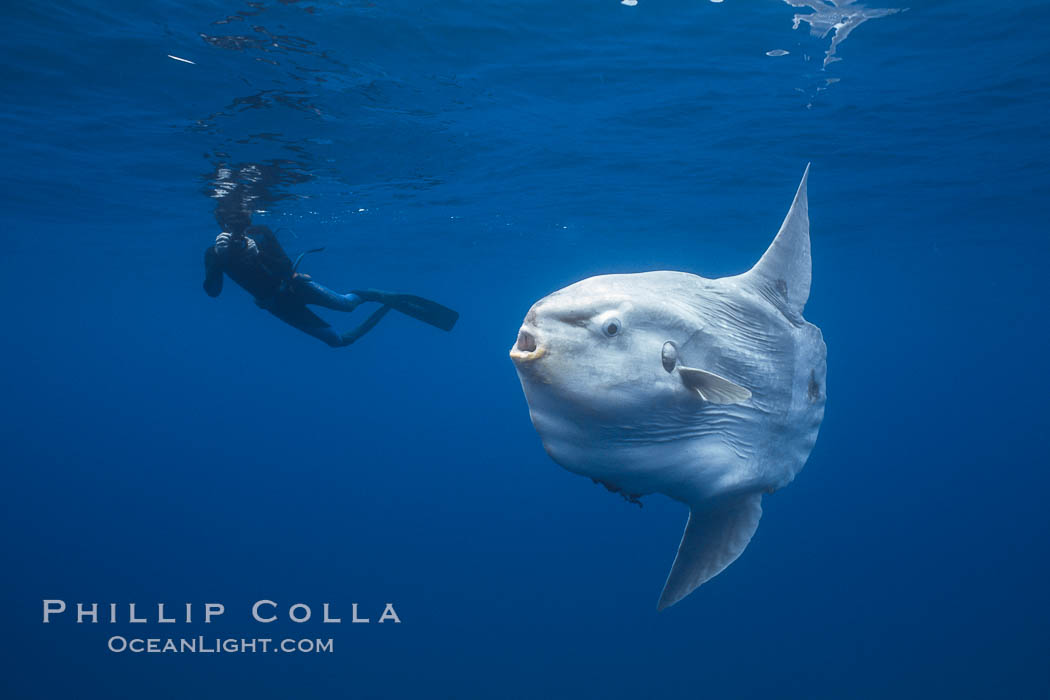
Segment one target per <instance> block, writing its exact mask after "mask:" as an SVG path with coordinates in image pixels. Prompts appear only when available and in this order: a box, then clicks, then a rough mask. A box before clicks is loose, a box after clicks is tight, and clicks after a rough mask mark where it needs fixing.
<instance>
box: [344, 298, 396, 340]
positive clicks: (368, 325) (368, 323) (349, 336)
mask: <svg viewBox="0 0 1050 700" xmlns="http://www.w3.org/2000/svg"><path fill="white" fill-rule="evenodd" d="M389 311H390V307H389V306H381V307H379V308H378V309H376V310H375V311H373V312H372V315H371V316H369V317H368V318H366V319H365V322H364V323H362V324H361V325H360V326H358V327H357V328H355V329H353V330H350V331H347V332H346V333H343V334H342V335H341V336H340V337H339V339H340V344H341V345H350V344H351V343H353V342H355V341H357V340H360V339H361V336H363V335H364V334H365V333H367V332H368V331H370V330H372V329H373V328H375V327H376V324H377V323H379V322H380V321H381V320H382V319H383V317H384V316H386V315H387V313H388V312H389Z"/></svg>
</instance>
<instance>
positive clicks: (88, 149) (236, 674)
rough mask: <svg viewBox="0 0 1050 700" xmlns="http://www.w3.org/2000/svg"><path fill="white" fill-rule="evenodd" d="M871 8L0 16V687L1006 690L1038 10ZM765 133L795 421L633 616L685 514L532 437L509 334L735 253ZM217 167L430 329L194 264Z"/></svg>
mask: <svg viewBox="0 0 1050 700" xmlns="http://www.w3.org/2000/svg"><path fill="white" fill-rule="evenodd" d="M880 2H882V3H883V4H880V5H878V7H880V8H889V7H895V8H898V9H903V8H905V7H907V8H908V9H907V11H906V12H899V13H895V14H889V15H886V16H876V17H872V18H871V19H868V20H867V21H865V22H863V23H862V24H861V26H858V27H856V28H855V30H854V31H852V32H851V33H849V35H848V37H847V38H845V40H842V41H839V42H838V43H837V45H836V46H835V54H834V56H833V57H832V58H834V59H840V60H833V61H831V62H829V63H828V64H827V66H826V67H824V66H823V63H824V57H825V54H826V52H828V51H829V50H830V47H831V43H832V36H831V34H828V35H826V36H823V37H821V36H814V35H813V34H811V33H810V31H809V29H810V27H809V24H807V23H805V22H802V23H801V24H800V26H799V28H798V29H793V28H792V17H793V15H794V13H796V12H798V13H800V14H805V13H807V12H810V10H807V9H804V8H803V9H797V8H793V7H790V6H789V5H788V4H786V3H785V2H780V1H778V0H762V1H759V0H754V1H752V2H748V1H744V0H727V2H724V3H711V2H706V1H701V0H688V1H685V0H674V1H665V0H638V3H637V5H636V6H625V5H623V4H620V3H618V2H617V1H616V0H602V1H601V2H596V1H589V2H550V1H535V2H514V3H509V2H508V3H465V2H458V1H457V2H445V3H436V2H429V3H423V2H413V1H410V0H409V1H395V2H363V1H362V2H357V1H344V2H324V1H322V0H316V1H313V0H304V1H302V2H294V1H293V0H281V1H277V0H261V1H260V2H239V1H237V0H230V1H220V0H192V1H190V2H172V1H171V0H163V1H162V2H149V3H139V2H128V1H126V0H124V1H121V2H115V1H114V2H58V3H15V2H9V3H5V4H4V6H3V9H2V10H0V36H2V37H3V46H4V60H3V64H4V67H3V70H2V72H0V89H2V94H3V104H4V109H3V110H2V114H0V134H2V136H3V138H2V140H0V157H2V163H3V168H2V172H0V192H2V205H3V206H2V208H0V224H2V228H0V232H2V233H0V235H2V244H3V256H2V258H0V260H2V268H0V293H2V298H3V299H4V305H3V308H4V316H3V326H2V327H3V333H2V339H0V353H2V354H0V357H2V360H3V371H2V373H0V397H2V401H0V431H2V442H0V464H2V469H3V475H4V479H3V489H2V496H0V499H2V501H0V503H2V510H0V517H2V519H3V536H2V538H0V540H2V544H0V572H2V577H3V583H2V584H0V595H2V601H0V602H2V605H3V615H2V619H3V629H2V634H0V639H2V641H0V644H2V648H0V653H2V659H3V667H4V671H3V673H2V674H0V697H3V698H180V699H181V698H219V697H245V698H321V697H357V698H381V697H404V698H429V697H435V698H664V697H667V698H669V697H676V698H731V697H750V698H781V697H786V698H851V697H870V698H899V697H922V698H929V697H952V698H960V697H973V698H990V697H1011V698H1038V697H1047V696H1048V694H1050V670H1048V669H1050V666H1048V655H1050V608H1048V606H1047V596H1046V591H1047V586H1048V583H1047V581H1048V574H1050V565H1048V555H1050V527H1048V517H1047V511H1046V506H1045V500H1046V498H1047V494H1048V493H1050V460H1048V458H1047V451H1046V436H1047V432H1048V429H1050V425H1048V423H1050V421H1048V409H1047V406H1048V403H1047V396H1048V394H1050V382H1048V372H1047V347H1048V341H1050V334H1048V331H1047V314H1046V313H1045V310H1046V304H1047V300H1048V294H1047V280H1048V277H1047V272H1046V266H1047V260H1048V259H1050V226H1048V224H1047V221H1048V218H1050V161H1048V156H1050V146H1048V144H1050V137H1048V133H1050V131H1048V130H1050V71H1048V69H1047V66H1048V64H1050V44H1048V43H1047V38H1046V37H1047V35H1048V30H1050V6H1048V5H1047V4H1046V3H1045V2H1035V1H1033V0H1029V1H1027V2H1006V3H990V2H982V3H978V2H974V1H973V0H950V1H949V0H932V1H929V2H926V1H924V0H916V1H915V2H912V0H880ZM905 2H906V3H907V4H905ZM799 4H802V3H799ZM814 4H820V3H819V2H818V3H814ZM839 4H840V5H843V7H841V8H839V9H838V10H834V8H831V9H828V10H827V11H828V12H829V13H835V12H837V13H840V14H841V15H842V16H852V17H856V16H857V15H858V13H863V12H864V10H862V9H859V8H858V7H857V6H856V5H850V4H849V3H843V2H840V3H839ZM828 16H830V17H831V20H829V21H830V22H831V23H832V24H834V22H836V21H838V20H837V19H835V17H834V16H833V14H831V15H828ZM816 24H817V25H818V26H820V27H821V28H822V29H825V28H826V27H824V26H823V25H820V22H816ZM832 31H834V30H832ZM839 32H840V37H839V38H841V36H842V35H843V34H845V28H843V29H840V30H839ZM778 49H779V50H781V51H787V52H788V53H787V54H786V55H779V56H778V55H773V56H770V55H767V52H769V51H774V52H776V50H778ZM169 55H170V56H176V57H179V58H182V59H185V60H186V61H192V63H187V62H185V61H179V60H175V59H173V58H170V57H169ZM810 161H811V162H812V172H811V176H810V185H809V196H810V210H811V217H812V240H813V243H812V245H813V255H814V262H813V268H814V273H813V288H812V295H811V297H810V300H809V304H808V306H807V308H806V317H807V318H808V319H809V320H811V321H812V322H813V323H815V324H817V325H819V326H820V327H821V328H822V329H823V332H824V337H825V339H826V341H827V345H828V395H829V399H828V403H827V413H826V418H825V420H824V423H823V426H822V429H821V433H820V438H819V440H818V441H817V444H816V448H815V449H814V451H813V453H812V455H811V457H810V459H809V462H808V464H807V466H806V468H805V469H804V470H803V471H802V473H801V474H800V475H799V477H798V478H797V479H796V481H795V482H794V483H793V484H792V485H791V486H789V487H788V488H786V489H784V490H782V491H780V492H778V493H777V494H775V495H774V496H772V497H767V498H766V499H765V501H764V509H765V514H764V517H763V520H762V525H761V527H760V528H759V529H758V532H757V534H756V536H755V538H754V540H753V541H752V542H751V544H750V546H749V547H748V549H747V551H746V552H745V553H744V554H743V556H741V558H740V559H739V560H738V561H737V562H736V563H734V564H733V565H732V566H731V567H729V569H727V570H726V571H725V572H724V573H722V574H721V575H720V576H718V577H717V578H715V579H714V580H712V581H710V582H709V583H707V584H705V585H704V586H703V587H702V588H700V589H699V590H698V591H697V592H695V593H694V594H693V595H691V596H690V597H688V598H687V599H685V600H684V601H683V602H681V603H679V604H678V605H676V606H674V607H672V608H670V609H668V610H666V611H663V612H661V613H659V614H657V612H656V601H657V597H658V595H659V592H660V588H661V586H662V584H663V581H664V578H665V576H666V574H667V570H668V567H669V565H670V563H671V560H672V558H673V556H674V552H675V548H676V546H677V542H678V539H679V537H680V535H681V531H682V526H683V523H684V521H685V517H686V509H685V507H684V506H683V505H681V504H679V503H676V502H673V501H670V500H669V499H667V498H664V497H661V496H651V497H647V498H646V499H645V502H644V503H645V507H644V508H642V509H639V508H637V507H636V506H634V505H631V504H629V503H626V502H625V501H624V500H622V499H620V498H619V497H617V496H615V495H613V494H609V493H607V492H606V491H605V490H604V489H602V488H601V487H600V486H595V485H593V484H592V483H590V481H588V480H587V479H584V478H580V477H578V476H574V475H572V474H570V473H569V472H567V471H565V470H563V469H561V468H560V467H558V466H557V465H555V464H554V463H553V462H552V461H551V460H550V459H549V458H548V457H547V456H546V454H545V453H544V451H543V448H542V446H541V443H540V441H539V438H538V437H537V435H536V433H535V431H534V429H533V427H532V426H531V424H530V422H529V417H528V411H527V407H526V404H525V401H524V398H523V396H522V393H521V388H520V385H519V382H518V378H517V376H516V374H515V371H514V368H513V366H512V364H511V362H510V361H509V359H508V358H507V351H508V349H509V348H510V347H511V345H512V344H513V343H514V339H515V335H516V333H517V329H518V326H519V324H520V323H521V319H522V317H523V316H524V314H525V312H526V311H527V310H528V308H529V306H530V305H531V304H532V303H533V302H534V301H535V300H536V299H538V298H540V297H542V296H544V295H545V294H548V293H549V292H551V291H553V290H555V289H558V288H560V287H563V286H565V285H566V284H568V283H571V282H574V281H576V280H578V279H582V278H584V277H587V276H590V275H594V274H599V273H604V272H629V271H640V270H655V269H677V270H686V271H690V272H695V273H698V274H702V275H705V276H707V277H716V276H721V275H726V274H736V273H738V272H741V271H743V270H746V269H747V268H749V267H750V266H751V264H752V263H753V262H754V261H755V260H756V259H757V258H758V256H759V255H761V253H762V251H763V250H765V247H766V246H767V245H768V243H769V241H770V240H771V238H772V236H773V234H774V233H775V232H776V229H777V227H778V226H779V224H780V221H781V219H782V218H783V216H784V213H785V212H786V211H787V207H788V205H789V203H790V201H791V197H792V195H793V193H794V189H795V187H796V185H797V183H798V180H799V177H800V176H801V174H802V171H803V168H804V167H805V164H806V163H807V162H810ZM223 183H226V184H230V183H233V184H236V185H238V186H237V187H236V188H235V191H236V192H237V193H238V195H237V196H242V195H243V196H244V197H246V198H247V199H246V201H248V202H249V204H250V206H251V207H252V208H253V210H254V211H255V215H254V217H255V221H256V223H265V224H267V225H269V226H271V227H272V228H273V229H274V230H276V231H277V235H278V237H279V238H280V240H281V242H282V244H283V245H284V246H285V248H286V249H288V251H289V252H290V253H291V254H292V255H295V254H297V253H298V252H301V251H303V250H306V249H309V248H314V247H317V246H326V251H325V252H324V253H321V254H317V255H312V256H310V257H308V258H307V259H306V261H305V262H304V263H303V264H304V268H303V269H304V270H306V271H308V272H309V273H311V274H312V275H313V276H314V277H315V279H318V280H320V281H322V282H324V283H325V284H328V285H330V286H332V287H335V288H337V289H351V288H357V287H381V288H388V289H395V290H404V291H406V292H413V293H417V294H423V295H426V296H428V297H432V298H435V299H438V300H439V301H442V302H444V303H446V304H448V305H450V306H453V307H455V308H456V309H458V310H459V311H460V312H461V313H462V319H461V321H460V323H459V325H458V326H457V327H456V328H455V330H454V331H453V332H452V333H450V334H445V333H442V332H441V331H438V330H436V329H434V328H431V327H428V326H425V325H423V324H420V323H418V322H416V321H413V320H411V319H409V318H407V317H405V316H400V315H396V314H395V315H391V316H390V317H388V318H387V319H386V320H384V321H383V323H382V324H381V325H380V326H379V328H378V329H377V330H375V331H374V332H373V334H372V335H369V336H368V337H366V338H365V339H364V340H362V341H361V342H360V343H359V344H356V345H354V346H353V347H351V348H347V349H341V350H333V349H330V348H328V347H326V346H324V345H322V344H321V343H319V342H317V341H316V340H314V339H312V338H309V337H307V336H305V335H303V334H301V333H298V332H297V331H295V330H293V329H291V328H289V327H287V326H284V325H283V324H281V323H279V322H278V321H276V320H275V319H274V318H272V317H270V316H269V315H268V314H266V313H265V312H263V311H260V310H259V309H257V308H256V306H255V304H253V303H252V299H251V297H250V296H249V295H248V294H246V293H245V292H243V291H242V290H240V289H237V288H236V287H235V286H234V285H232V284H231V283H229V282H227V288H226V290H225V291H224V292H223V294H222V296H220V297H219V298H218V299H216V300H213V299H210V298H208V297H207V296H206V295H205V294H204V293H203V292H202V290H201V279H202V275H203V270H202V262H201V261H202V254H203V251H204V249H205V247H206V246H208V245H210V244H211V242H212V241H213V240H214V237H215V235H216V234H217V233H218V232H219V228H218V227H217V225H216V223H215V220H214V217H213V212H214V210H215V207H216V203H217V201H218V200H217V199H216V198H215V195H216V193H217V192H221V191H224V190H223V189H222V185H223ZM322 313H324V315H325V317H326V318H329V319H330V320H332V321H333V322H337V323H339V324H340V325H345V324H347V323H348V320H347V319H346V318H345V317H343V318H340V314H336V313H334V312H322ZM360 315H361V314H360V313H358V314H355V315H354V316H355V317H359V316H360ZM45 599H62V600H65V601H66V602H67V603H68V604H69V606H71V607H72V606H73V605H75V603H76V602H85V603H91V602H99V603H101V604H102V606H103V612H102V615H103V617H104V616H105V615H106V611H107V610H108V603H110V602H115V603H119V604H120V605H121V613H120V615H121V621H120V622H119V623H117V624H108V623H99V624H95V625H92V624H90V623H87V622H85V623H84V624H80V625H77V624H75V615H74V614H73V613H72V612H71V611H70V612H67V613H66V614H64V615H62V616H59V617H58V618H57V619H55V620H54V621H53V622H52V623H49V624H46V625H45V624H42V601H43V600H45ZM260 599H270V600H273V601H276V602H278V603H280V605H281V608H280V610H281V615H282V616H284V615H285V613H286V611H287V608H288V606H289V605H291V604H293V603H297V602H301V603H306V604H308V605H310V606H311V607H312V609H313V611H314V619H312V620H311V621H309V622H307V623H303V624H299V625H297V624H293V623H290V622H288V621H287V620H286V619H283V617H282V621H280V622H277V623H273V624H269V625H264V624H259V623H256V622H253V621H252V620H251V618H250V615H249V611H250V607H251V604H252V603H253V602H254V601H257V600H260ZM129 602H136V603H137V604H138V605H139V606H140V608H139V609H140V611H141V610H142V609H143V608H145V610H146V611H147V613H148V614H149V615H150V617H151V621H150V622H149V623H147V624H140V625H135V624H129V623H128V622H127V619H126V617H127V613H126V605H127V603H129ZM158 602H163V603H166V604H167V605H168V609H169V610H171V609H172V608H177V609H181V607H182V606H183V605H184V604H185V603H187V602H189V603H194V604H195V605H196V606H197V607H196V608H195V610H196V612H195V615H196V617H195V619H194V622H193V623H191V624H185V623H176V624H167V625H165V624H160V623H157V622H156V620H155V617H156V604H157V603H158ZM205 602H221V603H224V604H225V606H226V613H225V614H224V615H223V616H222V617H221V618H218V619H217V620H216V621H214V622H213V623H211V624H210V625H204V624H201V622H200V617H201V616H202V612H203V608H202V607H201V606H202V605H203V604H204V603H205ZM324 602H330V603H331V604H332V606H333V610H332V613H333V614H334V615H336V616H338V617H341V618H342V619H343V623H342V624H340V625H334V624H328V625H326V624H322V623H320V622H319V621H318V619H317V618H318V617H320V614H321V605H322V604H323V603H324ZM354 602H357V603H359V608H360V614H361V615H362V616H366V617H370V618H371V620H372V622H371V623H370V624H368V625H356V624H351V623H350V622H349V619H350V616H351V610H350V606H351V604H352V603H354ZM387 602H392V603H393V604H394V605H395V607H396V612H397V614H398V615H399V617H400V619H401V624H393V623H386V624H382V625H380V624H377V618H378V616H379V613H380V612H381V611H382V610H383V605H384V603H387ZM151 608H152V613H149V610H150V609H151ZM114 635H123V636H126V637H129V638H130V637H135V636H138V637H192V636H196V635H207V636H209V637H216V636H220V637H236V638H241V637H274V638H283V637H286V636H289V635H291V636H292V637H294V638H296V639H298V638H329V637H331V638H332V639H333V640H334V651H333V653H319V654H261V653H256V654H210V655H207V654H196V655H194V654H170V653H169V654H148V653H143V654H132V653H131V652H124V653H112V652H109V651H107V648H106V647H107V640H108V639H109V638H110V637H112V636H114Z"/></svg>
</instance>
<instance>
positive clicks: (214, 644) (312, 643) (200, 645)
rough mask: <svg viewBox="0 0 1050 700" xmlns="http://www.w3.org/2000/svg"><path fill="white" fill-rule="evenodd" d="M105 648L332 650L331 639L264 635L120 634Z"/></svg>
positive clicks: (180, 651)
mask: <svg viewBox="0 0 1050 700" xmlns="http://www.w3.org/2000/svg"><path fill="white" fill-rule="evenodd" d="M106 646H107V648H108V649H109V650H110V651H113V652H117V653H120V652H131V653H133V654H143V653H145V654H164V653H176V654H255V653H265V652H268V651H270V652H285V653H287V654H294V653H301V654H325V653H328V654H330V653H332V652H333V651H334V650H335V648H334V641H333V640H332V638H331V637H329V638H327V639H281V640H276V641H275V640H273V639H267V638H256V639H243V638H241V639H235V638H227V639H221V638H217V637H216V638H205V637H203V636H200V637H190V638H185V637H183V638H180V639H172V638H170V637H169V638H167V639H159V638H150V639H142V638H140V637H133V638H131V639H128V638H127V637H122V636H120V635H115V636H113V637H110V638H109V642H108V643H107V645H106Z"/></svg>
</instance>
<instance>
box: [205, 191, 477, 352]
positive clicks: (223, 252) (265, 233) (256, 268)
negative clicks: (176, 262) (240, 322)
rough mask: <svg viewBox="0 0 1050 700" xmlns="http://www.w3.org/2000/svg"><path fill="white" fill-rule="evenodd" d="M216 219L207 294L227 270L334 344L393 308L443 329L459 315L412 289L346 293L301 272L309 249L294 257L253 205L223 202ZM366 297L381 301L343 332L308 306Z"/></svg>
mask: <svg viewBox="0 0 1050 700" xmlns="http://www.w3.org/2000/svg"><path fill="white" fill-rule="evenodd" d="M215 219H216V221H217V222H218V223H219V226H220V227H221V228H222V233H220V234H219V235H218V236H217V237H216V238H215V244H214V245H212V246H211V247H209V248H208V249H207V250H205V251H204V291H205V292H207V294H208V296H210V297H217V296H219V293H220V292H222V281H223V275H226V276H227V277H229V278H230V279H232V280H233V281H234V282H236V283H237V284H238V285H240V286H241V287H242V288H243V289H244V290H245V291H247V292H248V293H249V294H251V295H252V296H254V297H255V303H256V304H257V305H258V306H259V307H260V308H263V309H266V310H267V311H269V312H270V313H271V314H273V315H274V316H276V317H277V318H279V319H281V320H282V321H284V322H285V323H287V324H288V325H290V326H294V327H295V328H298V329H299V330H301V331H302V332H303V333H306V334H308V335H311V336H313V337H314V338H317V339H318V340H322V341H324V342H325V343H327V344H328V345H330V346H331V347H333V348H341V347H344V346H347V345H350V344H352V343H354V342H356V341H357V340H360V339H361V337H362V336H363V335H365V334H366V333H368V331H370V330H372V329H373V328H375V326H376V324H377V323H379V321H380V320H382V318H383V316H385V315H386V314H387V313H388V312H389V311H390V309H394V310H396V311H399V312H401V313H403V314H405V315H407V316H411V317H412V318H415V319H417V320H419V321H423V322H424V323H429V324H430V325H432V326H436V327H437V328H440V329H441V330H444V331H450V330H452V327H453V326H454V325H456V321H457V320H458V319H459V314H458V313H457V312H455V311H453V310H452V309H449V308H447V307H445V306H442V305H441V304H438V303H437V302H433V301H430V300H429V299H423V298H422V297H417V296H413V295H411V294H394V293H392V292H384V291H381V290H378V289H365V290H353V291H351V292H349V293H347V294H339V293H338V292H334V291H332V290H331V289H328V288H327V287H324V286H322V285H320V284H318V283H317V282H314V281H313V279H311V277H310V276H309V275H305V274H303V273H301V272H298V271H297V269H296V268H297V267H298V265H299V262H300V261H301V260H302V258H303V255H305V254H306V253H303V255H300V256H299V258H298V260H296V261H295V263H292V261H291V259H289V257H288V255H287V254H286V253H285V252H284V249H283V248H281V244H280V243H279V242H278V241H277V236H275V235H274V233H273V231H271V230H270V228H269V227H267V226H253V225H252V222H251V216H250V215H249V213H248V211H246V210H243V209H241V210H234V211H230V210H229V209H227V208H222V207H220V208H219V209H217V210H216V212H215ZM318 250H320V249H318ZM308 252H316V251H308ZM365 302H378V303H379V304H381V306H380V307H379V309H377V310H376V311H374V312H372V314H371V315H370V316H369V317H368V318H367V319H365V321H364V322H363V323H361V325H359V326H357V327H356V328H354V329H352V330H349V331H346V332H344V333H339V332H337V331H336V330H335V329H334V328H332V327H331V326H330V325H329V324H328V323H327V322H326V321H325V320H324V319H322V318H320V317H319V316H317V315H316V314H315V313H314V312H312V311H310V310H309V309H308V308H306V306H307V305H308V304H309V305H312V306H323V307H324V308H326V309H333V310H335V311H347V312H350V311H353V310H354V309H356V308H357V307H358V306H360V305H361V304H363V303H365Z"/></svg>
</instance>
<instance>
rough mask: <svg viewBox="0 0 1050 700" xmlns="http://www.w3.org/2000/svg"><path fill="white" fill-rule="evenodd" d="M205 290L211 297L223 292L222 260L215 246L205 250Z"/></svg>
mask: <svg viewBox="0 0 1050 700" xmlns="http://www.w3.org/2000/svg"><path fill="white" fill-rule="evenodd" d="M204 291H205V293H206V294H207V295H208V296H210V297H217V296H219V294H220V293H221V292H222V262H221V261H220V260H219V254H218V252H216V250H215V246H211V247H209V248H208V249H207V250H206V251H204Z"/></svg>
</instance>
